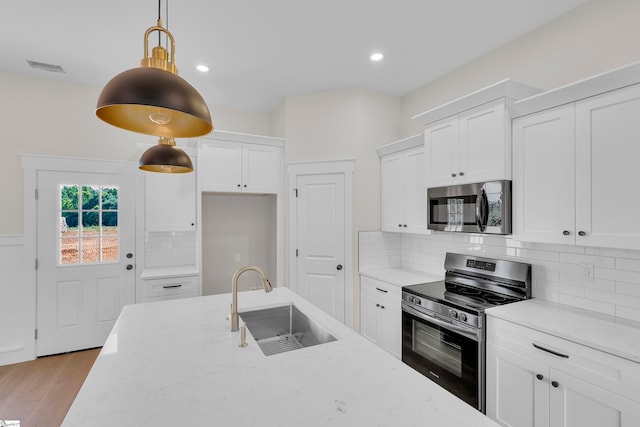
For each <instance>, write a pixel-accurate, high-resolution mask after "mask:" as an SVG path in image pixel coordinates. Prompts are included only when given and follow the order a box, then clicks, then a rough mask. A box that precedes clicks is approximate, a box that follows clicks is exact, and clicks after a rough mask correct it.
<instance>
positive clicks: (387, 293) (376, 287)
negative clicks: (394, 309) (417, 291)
mask: <svg viewBox="0 0 640 427" xmlns="http://www.w3.org/2000/svg"><path fill="white" fill-rule="evenodd" d="M360 277H361V280H360V288H361V289H360V291H361V292H366V293H368V294H370V295H372V296H374V295H377V296H378V297H380V298H385V299H388V300H389V301H391V302H393V301H395V302H397V303H398V304H400V302H401V301H402V288H401V287H400V286H396V285H393V284H391V283H387V282H382V281H380V280H376V279H371V278H370V277H365V276H360Z"/></svg>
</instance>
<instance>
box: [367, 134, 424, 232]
mask: <svg viewBox="0 0 640 427" xmlns="http://www.w3.org/2000/svg"><path fill="white" fill-rule="evenodd" d="M378 154H379V155H380V189H381V194H380V199H381V213H382V215H381V217H382V218H381V224H382V227H381V228H382V231H392V232H402V233H418V234H420V233H421V234H426V233H427V191H426V186H425V174H424V162H425V149H424V144H423V137H422V135H415V136H413V137H410V138H407V139H404V140H401V141H397V142H395V143H391V144H387V145H385V146H383V147H380V148H379V149H378Z"/></svg>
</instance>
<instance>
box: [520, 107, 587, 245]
mask: <svg viewBox="0 0 640 427" xmlns="http://www.w3.org/2000/svg"><path fill="white" fill-rule="evenodd" d="M574 140H575V138H574V108H573V105H567V106H563V107H559V108H554V109H552V110H548V111H543V112H541V113H536V114H532V115H528V116H525V117H521V118H518V119H516V120H514V121H513V188H512V190H513V213H514V216H513V238H514V239H516V240H524V241H532V242H548V243H565V244H573V243H575V232H574V231H575V230H574V228H575V196H574V195H575V174H574V170H575V164H574V161H575V154H574V145H575V144H574Z"/></svg>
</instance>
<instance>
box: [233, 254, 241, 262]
mask: <svg viewBox="0 0 640 427" xmlns="http://www.w3.org/2000/svg"><path fill="white" fill-rule="evenodd" d="M233 260H234V261H235V262H240V254H239V253H236V254H235V255H234V257H233Z"/></svg>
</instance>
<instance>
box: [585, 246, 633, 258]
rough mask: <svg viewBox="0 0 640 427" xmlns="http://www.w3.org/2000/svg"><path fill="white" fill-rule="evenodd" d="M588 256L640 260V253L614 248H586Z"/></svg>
mask: <svg viewBox="0 0 640 427" xmlns="http://www.w3.org/2000/svg"><path fill="white" fill-rule="evenodd" d="M586 253H587V254H588V255H598V256H610V257H615V258H629V259H640V251H634V250H630V249H614V248H586Z"/></svg>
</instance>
